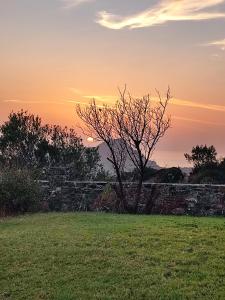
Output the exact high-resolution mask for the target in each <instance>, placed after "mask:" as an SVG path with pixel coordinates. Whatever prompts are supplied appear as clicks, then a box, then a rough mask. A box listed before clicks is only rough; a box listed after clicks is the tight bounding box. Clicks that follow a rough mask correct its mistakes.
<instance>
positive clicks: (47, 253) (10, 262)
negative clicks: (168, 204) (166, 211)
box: [0, 213, 225, 300]
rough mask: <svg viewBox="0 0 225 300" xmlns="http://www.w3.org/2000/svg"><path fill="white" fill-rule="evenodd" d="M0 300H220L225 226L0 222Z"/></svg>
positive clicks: (101, 218) (107, 220)
mask: <svg viewBox="0 0 225 300" xmlns="http://www.w3.org/2000/svg"><path fill="white" fill-rule="evenodd" d="M0 299H16V300H17V299H26V300H30V299H56V300H59V299H60V300H68V299H85V300H86V299H225V219H223V218H192V217H161V216H129V215H111V214H85V213H80V214H72V213H71V214H37V215H32V216H21V217H17V218H9V219H6V220H2V221H0Z"/></svg>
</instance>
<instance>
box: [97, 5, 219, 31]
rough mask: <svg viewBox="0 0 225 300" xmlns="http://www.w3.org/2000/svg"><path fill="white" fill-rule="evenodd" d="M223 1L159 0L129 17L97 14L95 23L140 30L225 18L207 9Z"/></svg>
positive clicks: (103, 12)
mask: <svg viewBox="0 0 225 300" xmlns="http://www.w3.org/2000/svg"><path fill="white" fill-rule="evenodd" d="M224 2H225V0H173V1H171V0H161V1H160V2H159V3H158V4H156V5H155V6H154V7H152V8H149V9H147V10H145V11H142V12H140V13H138V14H134V15H130V16H126V17H123V16H119V15H114V14H111V13H109V12H106V11H102V12H99V17H98V20H97V23H99V24H100V25H102V26H104V27H107V28H110V29H122V28H126V27H127V28H130V29H132V28H141V27H150V26H155V25H160V24H164V23H167V22H169V21H200V20H210V19H218V18H225V12H216V11H213V12H212V11H209V10H208V9H210V8H213V7H215V6H216V5H219V4H222V3H224Z"/></svg>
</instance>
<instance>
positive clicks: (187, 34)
mask: <svg viewBox="0 0 225 300" xmlns="http://www.w3.org/2000/svg"><path fill="white" fill-rule="evenodd" d="M0 40H1V47H0V122H4V121H5V120H6V119H7V116H8V114H9V113H10V112H11V111H17V110H19V109H21V108H23V109H26V110H28V111H29V112H31V113H35V114H38V115H40V116H41V117H42V119H43V121H44V122H48V123H54V124H62V125H68V126H76V125H77V123H78V120H77V117H76V115H75V104H76V103H77V102H80V103H84V104H86V103H88V102H89V101H90V99H92V98H93V97H95V98H96V99H97V100H98V102H99V103H103V102H105V103H109V104H110V105H111V104H112V103H113V102H114V101H116V100H117V98H118V87H120V88H123V87H124V85H125V84H126V85H127V87H128V89H129V91H130V92H131V94H133V95H134V96H137V97H139V96H143V95H146V94H148V93H150V94H151V95H152V96H153V97H154V95H155V92H154V91H155V89H157V90H159V91H160V92H161V93H162V95H163V94H165V92H166V90H167V87H168V86H170V88H171V92H172V96H173V99H172V100H171V102H170V105H169V108H168V114H170V115H171V118H172V128H171V129H170V130H169V131H168V133H167V135H166V137H165V138H164V139H163V140H162V141H161V142H160V144H159V145H158V147H157V149H156V151H155V153H154V155H153V159H156V160H157V162H158V163H159V164H160V165H162V166H187V165H188V164H187V162H186V161H185V159H184V153H185V152H190V151H191V148H192V147H193V146H195V145H196V144H207V145H211V144H213V145H215V147H216V148H217V151H218V154H219V157H222V156H225V142H224V140H225V139H224V137H225V134H224V132H225V0H204V1H202V0H174V1H173V0H123V1H121V0H38V1H36V0H0Z"/></svg>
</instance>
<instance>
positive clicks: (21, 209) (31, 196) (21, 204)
mask: <svg viewBox="0 0 225 300" xmlns="http://www.w3.org/2000/svg"><path fill="white" fill-rule="evenodd" d="M36 179H37V174H36V173H35V172H33V171H30V170H27V169H4V170H2V171H1V174H0V215H1V216H6V215H14V214H18V213H25V212H35V211H37V210H38V209H39V208H40V199H41V192H40V189H39V184H38V182H37V181H36Z"/></svg>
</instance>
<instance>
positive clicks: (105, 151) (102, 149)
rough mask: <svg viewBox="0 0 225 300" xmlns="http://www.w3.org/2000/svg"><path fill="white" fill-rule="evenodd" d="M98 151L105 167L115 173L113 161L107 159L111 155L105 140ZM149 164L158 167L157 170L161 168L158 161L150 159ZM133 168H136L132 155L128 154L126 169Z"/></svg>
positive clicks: (127, 170) (130, 169) (128, 170)
mask: <svg viewBox="0 0 225 300" xmlns="http://www.w3.org/2000/svg"><path fill="white" fill-rule="evenodd" d="M98 151H99V155H100V159H101V163H102V165H103V167H104V169H105V170H106V171H108V172H110V173H113V172H114V170H113V167H112V165H111V163H110V162H109V161H108V160H107V157H110V151H109V149H108V147H107V145H106V143H105V142H103V143H101V144H100V145H99V146H98ZM147 166H148V167H151V168H153V169H156V170H159V169H160V167H159V166H158V165H157V163H156V162H155V161H152V160H150V161H149V162H148V164H147ZM133 169H134V165H133V163H132V161H131V159H130V157H129V156H128V155H127V159H126V163H125V171H126V172H130V171H132V170H133Z"/></svg>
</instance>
